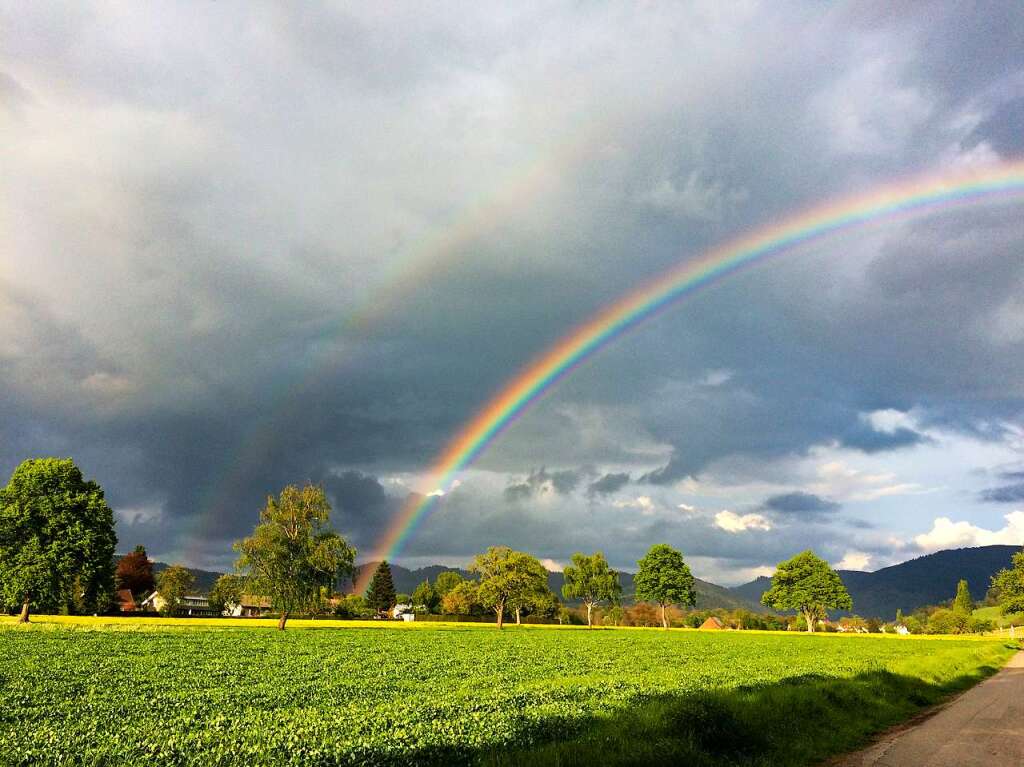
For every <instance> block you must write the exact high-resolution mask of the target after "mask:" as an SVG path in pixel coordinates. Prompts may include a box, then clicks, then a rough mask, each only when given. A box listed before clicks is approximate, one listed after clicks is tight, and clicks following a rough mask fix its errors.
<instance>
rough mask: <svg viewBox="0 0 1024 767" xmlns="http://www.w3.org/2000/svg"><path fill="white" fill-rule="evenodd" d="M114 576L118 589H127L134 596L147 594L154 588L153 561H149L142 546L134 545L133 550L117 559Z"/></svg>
mask: <svg viewBox="0 0 1024 767" xmlns="http://www.w3.org/2000/svg"><path fill="white" fill-rule="evenodd" d="M114 577H115V580H116V582H117V587H118V588H119V589H128V590H129V591H131V592H132V594H133V595H134V596H136V597H139V596H142V595H143V594H148V593H149V592H151V591H152V590H153V589H154V588H156V581H155V580H154V579H153V563H152V562H150V561H149V557H148V556H147V555H146V548H145V547H144V546H136V547H135V550H134V551H132V552H131V553H129V554H125V555H124V556H123V557H121V559H120V560H118V563H117V572H116V573H115V576H114Z"/></svg>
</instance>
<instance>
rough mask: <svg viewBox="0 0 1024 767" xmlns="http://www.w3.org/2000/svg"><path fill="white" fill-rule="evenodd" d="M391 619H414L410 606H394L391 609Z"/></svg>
mask: <svg viewBox="0 0 1024 767" xmlns="http://www.w3.org/2000/svg"><path fill="white" fill-rule="evenodd" d="M391 617H392V618H394V619H395V620H399V619H401V620H403V621H411V620H415V619H416V615H415V614H414V613H413V611H412V605H395V606H394V607H392V608H391Z"/></svg>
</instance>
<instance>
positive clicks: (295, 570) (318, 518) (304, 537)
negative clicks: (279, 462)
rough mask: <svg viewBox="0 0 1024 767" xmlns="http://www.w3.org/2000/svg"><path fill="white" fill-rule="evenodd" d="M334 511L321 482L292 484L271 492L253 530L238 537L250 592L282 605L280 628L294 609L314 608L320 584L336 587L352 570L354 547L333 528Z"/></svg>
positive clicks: (239, 563) (241, 564)
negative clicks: (303, 484) (332, 511)
mask: <svg viewBox="0 0 1024 767" xmlns="http://www.w3.org/2000/svg"><path fill="white" fill-rule="evenodd" d="M330 515H331V505H330V503H328V501H327V496H326V495H325V494H324V490H323V488H322V487H318V486H316V485H306V486H305V487H302V488H299V487H296V486H295V485H289V486H288V487H286V488H285V489H284V490H282V491H281V494H280V496H279V497H277V498H274V497H273V496H270V497H268V498H267V504H266V506H265V507H264V508H263V510H262V511H261V512H260V522H259V524H258V525H257V526H256V529H255V530H254V531H253V534H252V535H251V536H249V537H248V538H245V539H244V540H241V541H238V542H237V543H235V549H236V550H237V551H238V552H239V557H238V561H237V562H236V565H235V566H236V567H237V568H238V570H239V571H241V572H243V573H245V574H246V578H247V581H248V583H247V588H248V590H249V592H251V593H253V594H258V595H260V596H265V597H268V598H269V599H270V601H271V603H272V604H273V605H274V608H275V609H276V610H278V611H280V614H281V617H280V619H279V620H278V624H277V627H278V629H282V630H283V629H284V627H285V625H286V623H287V622H288V616H289V615H290V614H291V613H293V612H296V611H299V610H304V609H305V610H313V609H316V607H317V606H318V602H319V598H320V589H321V588H322V587H326V588H327V589H334V588H335V587H336V586H337V584H338V582H339V581H340V580H342V579H344V578H348V577H350V576H351V574H352V570H353V566H354V562H355V556H356V550H355V549H354V548H353V547H352V546H350V545H349V543H348V541H346V540H345V538H344V537H342V536H341V535H339V534H338V533H336V532H335V531H334V530H332V529H331V528H330Z"/></svg>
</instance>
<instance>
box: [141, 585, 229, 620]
mask: <svg viewBox="0 0 1024 767" xmlns="http://www.w3.org/2000/svg"><path fill="white" fill-rule="evenodd" d="M166 606H167V600H166V599H164V598H163V597H162V596H160V592H159V591H154V592H153V593H152V594H150V595H149V596H148V597H147V598H146V600H145V601H144V602H143V603H142V604H141V605H140V607H141V608H143V609H145V610H155V611H158V612H160V611H163V609H164V608H165V607H166ZM174 614H175V615H180V616H185V617H190V618H199V617H213V616H215V615H217V611H216V610H214V609H213V608H212V607H210V600H209V599H207V598H206V597H204V596H202V595H201V594H189V595H188V596H184V597H182V598H181V605H180V606H179V607H178V609H177V610H175V611H174Z"/></svg>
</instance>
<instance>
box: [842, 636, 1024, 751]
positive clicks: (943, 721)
mask: <svg viewBox="0 0 1024 767" xmlns="http://www.w3.org/2000/svg"><path fill="white" fill-rule="evenodd" d="M834 764H835V765H836V767H905V766H906V765H913V766H914V767H946V765H949V766H950V767H953V766H954V765H955V766H956V767H970V765H985V766H986V767H994V766H995V767H1010V765H1024V651H1022V652H1019V653H1017V654H1016V655H1015V656H1013V658H1012V659H1011V660H1010V662H1009V663H1008V664H1006V666H1005V667H1004V668H1003V669H1002V670H1001V671H999V673H997V674H996V675H995V676H992V677H989V678H988V679H986V680H985V681H984V682H982V683H981V684H979V685H977V686H976V687H973V688H971V689H970V690H968V691H967V692H965V693H964V694H963V695H961V696H960V697H958V698H956V699H955V700H954V701H952V702H951V703H949V704H948V705H947V706H945V707H944V708H942V709H941V710H940V711H939V712H938V713H936V714H935V715H934V716H931V717H929V718H927V719H925V720H924V721H923V722H921V723H920V724H917V725H914V726H911V727H908V728H905V729H902V730H897V731H893V732H892V733H890V734H887V735H885V736H883V737H882V738H881V739H880V740H878V741H877V742H876V743H874V744H873V745H872V746H870V747H868V748H866V749H864V750H863V751H858V752H857V753H854V754H850V755H849V756H847V757H845V758H844V759H841V760H839V761H837V762H835V763H834Z"/></svg>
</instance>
